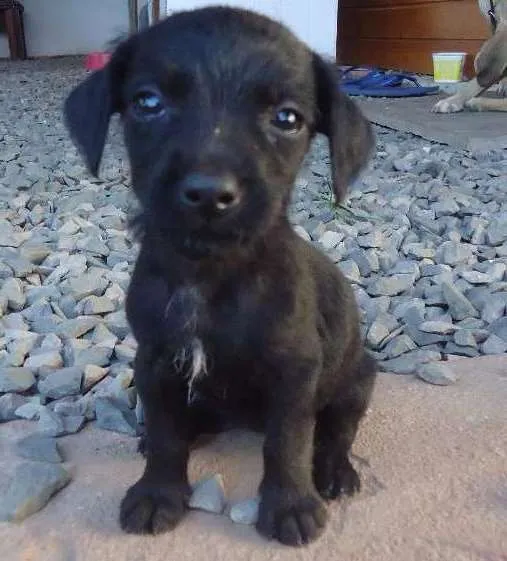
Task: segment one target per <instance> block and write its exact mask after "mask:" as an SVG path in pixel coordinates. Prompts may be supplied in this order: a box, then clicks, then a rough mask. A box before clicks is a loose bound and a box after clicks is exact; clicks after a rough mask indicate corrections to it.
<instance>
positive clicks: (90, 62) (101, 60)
mask: <svg viewBox="0 0 507 561" xmlns="http://www.w3.org/2000/svg"><path fill="white" fill-rule="evenodd" d="M110 58H111V53H103V52H98V51H97V52H94V53H89V54H88V55H87V56H86V59H85V67H86V70H100V69H101V68H104V66H105V65H106V64H107V63H108V62H109V59H110Z"/></svg>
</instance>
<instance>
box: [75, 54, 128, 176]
mask: <svg viewBox="0 0 507 561" xmlns="http://www.w3.org/2000/svg"><path fill="white" fill-rule="evenodd" d="M125 45H126V44H123V45H122V46H120V47H119V49H118V50H117V51H116V52H115V54H114V55H113V56H112V58H111V60H110V61H109V63H108V64H107V65H106V66H105V67H104V68H103V69H102V70H98V71H96V72H94V73H93V74H91V75H90V76H89V77H88V78H86V80H84V82H81V84H79V85H78V86H77V87H76V88H75V89H74V90H72V92H71V93H70V95H69V97H68V98H67V100H66V101H65V107H64V115H65V124H66V126H67V128H68V129H69V131H70V135H71V137H72V140H73V141H74V143H75V144H76V145H77V146H78V148H79V149H80V151H81V153H82V155H83V156H84V159H85V161H86V165H87V166H88V169H89V170H90V171H91V173H93V175H97V172H98V169H99V164H100V160H101V158H102V152H103V150H104V144H105V142H106V136H107V130H108V128H109V119H110V117H111V115H112V114H113V113H115V112H117V111H119V110H120V98H119V91H120V87H121V83H122V81H123V68H124V63H123V60H124V58H125V56H124V54H125V51H126V48H125Z"/></svg>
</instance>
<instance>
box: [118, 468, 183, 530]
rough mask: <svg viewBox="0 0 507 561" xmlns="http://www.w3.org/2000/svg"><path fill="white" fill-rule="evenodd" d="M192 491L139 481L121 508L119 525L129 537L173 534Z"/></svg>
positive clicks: (127, 495) (180, 485) (128, 492)
mask: <svg viewBox="0 0 507 561" xmlns="http://www.w3.org/2000/svg"><path fill="white" fill-rule="evenodd" d="M189 495H190V488H189V487H188V485H185V484H179V485H177V484H171V485H161V484H157V483H151V482H149V481H146V480H143V479H140V480H139V481H138V482H137V483H136V484H135V485H133V486H132V487H131V488H130V489H129V490H128V491H127V494H126V495H125V497H124V498H123V501H122V503H121V507H120V525H121V527H122V529H123V530H125V532H127V533H129V534H160V533H162V532H168V531H169V530H172V529H173V528H174V527H175V526H176V525H177V524H178V522H179V521H180V520H181V519H182V518H183V515H184V514H185V511H186V510H187V501H188V497H189Z"/></svg>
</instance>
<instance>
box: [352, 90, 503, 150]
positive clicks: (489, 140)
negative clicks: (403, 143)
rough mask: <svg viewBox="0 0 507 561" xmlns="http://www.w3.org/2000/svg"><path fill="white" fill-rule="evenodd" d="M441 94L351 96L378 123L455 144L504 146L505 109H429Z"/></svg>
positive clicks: (483, 147)
mask: <svg viewBox="0 0 507 561" xmlns="http://www.w3.org/2000/svg"><path fill="white" fill-rule="evenodd" d="M443 97H446V95H443V94H442V95H440V94H439V95H429V96H424V97H414V98H396V99H393V98H391V99H387V98H384V99H383V98H362V97H354V100H355V101H357V102H358V104H359V105H360V107H361V109H362V110H363V112H364V114H365V115H366V116H367V117H368V118H369V119H370V120H371V121H373V122H374V123H376V124H378V125H382V126H385V127H389V128H392V129H396V130H400V131H404V132H411V133H413V134H416V135H418V136H421V137H423V138H426V139H427V140H432V141H436V142H441V143H443V144H449V145H450V146H454V147H456V148H465V149H468V150H491V149H498V148H507V113H499V112H483V113H476V112H472V111H463V112H461V113H454V114H437V113H432V112H431V108H432V107H433V105H434V104H435V103H436V102H437V101H438V99H441V98H443Z"/></svg>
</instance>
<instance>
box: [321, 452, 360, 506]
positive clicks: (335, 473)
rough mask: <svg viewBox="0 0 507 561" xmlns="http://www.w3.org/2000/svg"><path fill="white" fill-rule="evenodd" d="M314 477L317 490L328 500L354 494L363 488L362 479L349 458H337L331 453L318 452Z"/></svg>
mask: <svg viewBox="0 0 507 561" xmlns="http://www.w3.org/2000/svg"><path fill="white" fill-rule="evenodd" d="M313 478H314V481H315V486H316V487H317V491H318V492H319V493H320V495H321V497H322V498H324V499H326V500H332V499H336V498H337V497H339V496H341V495H349V496H351V495H353V494H354V493H357V492H359V491H360V489H361V480H360V478H359V475H358V473H357V471H356V470H355V469H354V468H353V467H352V464H351V463H350V461H349V459H348V458H340V459H339V460H336V459H335V458H333V457H332V456H331V455H325V454H324V453H321V454H317V455H316V458H315V465H314V473H313Z"/></svg>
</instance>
